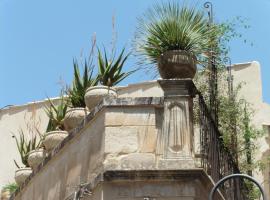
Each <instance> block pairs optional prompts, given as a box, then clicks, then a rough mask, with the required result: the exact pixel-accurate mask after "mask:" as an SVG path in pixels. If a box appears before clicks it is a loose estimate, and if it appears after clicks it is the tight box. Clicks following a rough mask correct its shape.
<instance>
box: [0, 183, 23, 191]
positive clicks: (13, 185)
mask: <svg viewBox="0 0 270 200" xmlns="http://www.w3.org/2000/svg"><path fill="white" fill-rule="evenodd" d="M18 188H19V186H18V185H17V184H16V183H9V184H7V185H5V186H4V187H3V189H2V191H8V192H10V193H13V192H15V191H16V190H17V189H18Z"/></svg>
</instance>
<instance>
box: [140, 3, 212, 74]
mask: <svg viewBox="0 0 270 200" xmlns="http://www.w3.org/2000/svg"><path fill="white" fill-rule="evenodd" d="M137 30H138V31H137V32H136V35H135V45H136V51H137V55H138V56H140V58H141V61H142V62H143V63H144V64H154V65H156V66H157V69H158V72H159V74H160V76H161V78H163V79H172V78H193V77H194V76H195V73H196V69H197V68H196V63H197V62H198V58H201V57H205V56H206V55H207V52H209V46H210V44H211V42H210V41H211V36H213V32H214V28H213V27H212V26H209V24H208V19H207V18H206V16H205V15H204V13H203V12H202V11H199V10H197V9H196V8H194V7H188V6H186V5H180V4H179V3H176V2H167V3H163V4H157V5H156V6H154V7H153V8H150V9H149V10H147V12H146V13H145V15H143V17H141V18H139V26H138V28H137Z"/></svg>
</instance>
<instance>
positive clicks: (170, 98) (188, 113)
mask: <svg viewBox="0 0 270 200" xmlns="http://www.w3.org/2000/svg"><path fill="white" fill-rule="evenodd" d="M158 82H159V84H160V86H161V88H162V89H163V91H164V113H163V124H162V130H161V133H160V135H159V138H158V146H157V155H158V156H159V157H160V159H161V160H162V161H161V162H160V164H161V165H164V163H165V162H167V164H166V165H168V162H169V163H170V162H171V163H173V164H174V166H175V165H176V166H180V165H181V166H183V168H188V167H190V165H192V166H193V163H194V162H193V158H194V152H193V146H194V141H193V135H194V133H193V96H194V85H193V82H192V80H191V79H174V80H159V81H158ZM162 163H163V164H162ZM177 163H178V164H177ZM186 164H187V165H188V166H185V165H186ZM169 165H171V164H169ZM165 167H166V166H165Z"/></svg>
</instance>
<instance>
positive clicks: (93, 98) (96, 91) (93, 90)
mask: <svg viewBox="0 0 270 200" xmlns="http://www.w3.org/2000/svg"><path fill="white" fill-rule="evenodd" d="M107 96H111V97H116V96H117V93H116V91H115V90H114V89H113V88H111V87H107V86H94V87H90V88H88V89H87V90H86V93H85V96H84V101H85V104H86V106H87V108H88V109H89V110H91V109H93V108H94V107H95V106H96V105H97V104H98V103H99V102H100V101H101V100H102V99H103V98H105V97H107Z"/></svg>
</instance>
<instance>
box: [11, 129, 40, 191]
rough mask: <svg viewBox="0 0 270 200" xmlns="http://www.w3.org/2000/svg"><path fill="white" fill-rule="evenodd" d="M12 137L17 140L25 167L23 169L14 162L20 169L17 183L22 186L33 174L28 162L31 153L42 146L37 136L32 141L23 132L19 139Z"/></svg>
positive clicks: (17, 171)
mask: <svg viewBox="0 0 270 200" xmlns="http://www.w3.org/2000/svg"><path fill="white" fill-rule="evenodd" d="M12 137H13V138H15V140H16V145H17V149H18V151H19V153H20V157H21V162H22V164H23V165H24V166H23V167H21V166H19V164H18V163H17V162H16V161H15V160H14V163H15V165H16V166H17V168H18V169H17V170H16V171H15V181H16V183H17V184H18V185H19V186H20V185H21V184H22V183H24V181H25V180H26V179H27V177H28V176H29V175H30V174H31V173H32V169H31V168H30V165H29V163H28V161H27V160H28V156H29V152H31V151H32V150H35V149H37V148H38V147H39V145H40V141H38V139H37V137H36V136H33V137H32V138H31V139H29V140H27V139H26V138H25V135H24V132H23V131H22V130H21V131H20V132H19V137H18V138H17V137H16V136H15V135H13V136H12Z"/></svg>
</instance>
